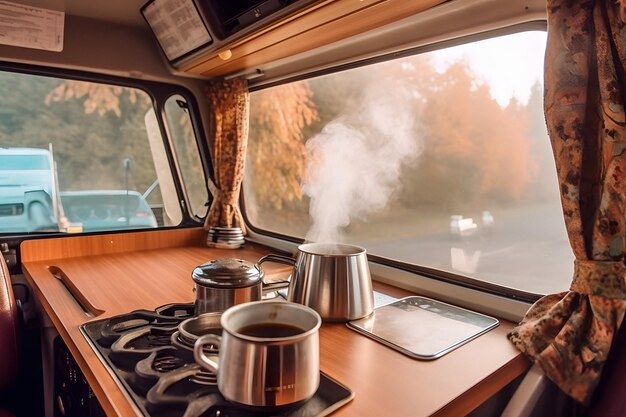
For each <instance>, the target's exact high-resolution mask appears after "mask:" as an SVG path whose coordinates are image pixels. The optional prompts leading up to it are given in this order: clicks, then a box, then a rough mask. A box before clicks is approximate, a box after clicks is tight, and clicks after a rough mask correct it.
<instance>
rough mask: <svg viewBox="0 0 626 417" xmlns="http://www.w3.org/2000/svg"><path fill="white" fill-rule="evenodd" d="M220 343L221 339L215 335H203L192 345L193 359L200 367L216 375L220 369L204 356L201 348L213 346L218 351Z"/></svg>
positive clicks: (215, 363)
mask: <svg viewBox="0 0 626 417" xmlns="http://www.w3.org/2000/svg"><path fill="white" fill-rule="evenodd" d="M221 343H222V337H221V336H218V335H216V334H205V335H203V336H200V337H199V338H198V340H196V343H194V345H193V358H194V359H195V360H196V362H197V363H198V364H199V365H200V366H202V367H203V368H206V369H208V370H209V371H211V372H213V373H215V374H217V372H218V370H219V367H220V366H219V364H218V363H217V362H215V361H214V360H213V359H211V358H210V357H208V356H207V355H205V354H204V351H203V349H202V348H203V347H204V346H206V345H213V346H215V347H216V348H218V349H219V348H220V344H221Z"/></svg>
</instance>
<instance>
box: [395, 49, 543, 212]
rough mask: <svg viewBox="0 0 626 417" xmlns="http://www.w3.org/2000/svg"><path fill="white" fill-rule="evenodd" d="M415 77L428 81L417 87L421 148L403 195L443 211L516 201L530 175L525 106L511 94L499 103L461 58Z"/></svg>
mask: <svg viewBox="0 0 626 417" xmlns="http://www.w3.org/2000/svg"><path fill="white" fill-rule="evenodd" d="M413 59H414V60H419V59H422V58H419V57H416V58H413ZM415 68H419V69H420V70H421V71H428V70H427V69H425V67H424V65H419V66H418V65H415ZM421 79H422V80H428V83H425V84H421V85H419V86H418V90H419V93H420V97H421V98H422V103H421V109H420V114H421V116H420V117H421V120H422V121H423V122H422V132H421V134H422V137H421V140H422V141H423V142H424V146H423V149H424V152H423V154H422V156H421V158H420V160H419V163H418V164H417V165H416V166H414V167H412V168H410V169H409V170H408V172H407V177H410V178H411V180H409V181H407V187H406V188H407V189H406V190H405V192H404V193H403V196H402V198H403V200H404V201H405V202H406V203H408V204H410V205H413V204H433V205H435V204H437V205H438V204H443V205H444V207H446V208H447V209H448V210H449V211H454V210H455V208H458V207H460V206H462V207H468V206H471V205H472V204H485V203H489V202H491V204H494V203H495V204H508V203H510V202H514V201H517V200H519V199H520V198H521V196H522V194H523V192H524V190H525V188H526V187H527V185H528V184H529V183H530V181H531V180H532V179H533V178H534V177H535V175H536V165H535V163H534V162H533V160H532V158H531V154H530V141H529V139H528V124H529V122H528V116H527V113H526V109H525V107H524V106H522V105H521V104H520V103H518V102H516V101H515V100H512V101H511V103H510V104H509V105H508V106H507V107H505V108H503V107H501V106H500V105H499V104H498V103H497V102H496V101H495V100H494V99H493V98H492V97H491V94H490V91H489V87H488V86H487V85H486V84H484V83H481V82H479V81H477V80H476V79H475V78H474V77H473V75H472V73H471V72H470V70H469V68H468V66H467V65H466V64H465V63H464V62H457V63H455V64H452V65H451V66H450V67H449V68H448V69H447V70H445V71H444V72H442V73H437V72H436V71H434V69H430V71H428V76H424V75H423V74H422V77H421Z"/></svg>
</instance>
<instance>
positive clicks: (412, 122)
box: [244, 32, 573, 293]
mask: <svg viewBox="0 0 626 417" xmlns="http://www.w3.org/2000/svg"><path fill="white" fill-rule="evenodd" d="M545 40H546V35H545V33H544V32H523V33H516V34H512V35H507V36H501V37H497V38H491V39H487V40H482V41H478V42H473V43H468V44H463V45H460V46H455V47H451V48H447V49H440V50H436V51H433V52H428V53H422V54H418V55H414V56H410V57H405V58H401V59H396V60H393V61H387V62H383V63H377V64H374V65H368V66H365V67H360V68H356V69H351V70H348V71H343V72H337V73H333V74H330V75H323V76H319V77H316V78H310V79H308V80H305V81H298V82H293V83H289V84H283V85H280V86H276V87H272V88H267V89H262V90H259V91H257V92H255V93H253V94H252V96H251V125H250V141H249V145H248V155H247V156H248V160H247V161H248V162H247V166H246V176H245V180H244V197H245V213H246V216H247V218H248V220H249V221H250V222H251V224H252V225H253V226H254V227H256V228H259V229H263V230H267V231H272V232H276V233H280V234H284V235H289V236H295V237H300V238H304V239H306V240H309V241H325V242H339V241H344V242H350V243H354V244H360V245H362V246H365V247H366V248H367V250H368V252H369V253H370V254H374V255H378V256H381V257H385V258H388V259H392V260H397V261H401V262H404V263H410V264H414V265H419V266H424V267H428V268H434V269H438V270H442V271H447V272H449V273H452V274H455V275H460V276H468V277H471V278H475V279H479V280H482V281H486V282H491V283H495V284H499V285H504V286H507V287H512V288H516V289H520V290H524V291H529V292H533V293H546V292H553V291H557V290H562V289H565V288H567V285H568V284H569V282H570V279H571V276H572V275H571V274H572V268H573V266H572V261H573V256H572V255H571V250H570V248H569V244H568V240H567V237H566V232H565V227H564V222H563V218H562V214H561V208H560V200H559V189H558V184H557V180H556V173H555V168H554V162H553V157H552V152H551V147H550V142H549V139H548V136H547V132H546V127H545V123H544V117H543V107H542V68H543V53H544V49H545Z"/></svg>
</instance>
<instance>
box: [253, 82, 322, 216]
mask: <svg viewBox="0 0 626 417" xmlns="http://www.w3.org/2000/svg"><path fill="white" fill-rule="evenodd" d="M317 119H318V114H317V111H316V109H315V106H314V103H313V101H312V92H311V89H310V88H309V84H308V83H307V82H306V81H300V82H295V83H290V84H285V85H282V86H279V87H275V88H271V89H267V90H262V91H259V92H257V93H255V94H253V95H252V97H251V100H250V140H249V141H248V156H249V158H248V160H247V161H246V164H247V165H248V168H247V169H249V170H251V172H252V173H253V175H252V176H251V177H250V179H251V181H252V184H251V187H250V188H251V189H252V190H254V194H255V198H256V203H257V204H258V205H260V206H263V207H273V208H275V209H280V208H282V207H283V205H284V204H288V203H291V202H293V201H294V200H300V199H302V189H301V184H300V183H301V180H302V176H303V174H304V164H305V155H304V150H305V149H304V141H305V135H304V133H303V131H304V129H305V127H307V126H309V125H310V124H311V123H312V122H313V121H315V120H317Z"/></svg>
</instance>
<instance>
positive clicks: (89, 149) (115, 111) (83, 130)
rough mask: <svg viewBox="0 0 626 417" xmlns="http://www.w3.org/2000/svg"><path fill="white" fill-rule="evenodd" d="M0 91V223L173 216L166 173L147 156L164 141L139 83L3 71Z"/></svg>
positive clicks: (121, 222) (113, 225)
mask: <svg viewBox="0 0 626 417" xmlns="http://www.w3.org/2000/svg"><path fill="white" fill-rule="evenodd" d="M0 91H2V96H3V101H2V110H0V233H29V232H46V231H51V232H59V231H60V232H94V231H109V230H125V229H151V228H156V227H159V226H163V225H176V224H179V223H180V221H181V219H182V214H181V209H180V205H175V206H170V207H169V213H167V212H166V210H165V209H164V200H165V199H166V198H171V196H166V195H164V190H163V188H162V187H161V186H160V182H159V179H163V178H165V179H167V181H168V182H170V183H172V173H171V170H170V169H169V167H168V166H167V165H162V164H161V165H160V166H158V167H157V165H156V161H155V158H161V159H163V158H164V157H163V156H159V155H164V152H165V150H164V148H163V139H162V138H161V136H160V133H159V130H158V126H157V129H156V130H155V129H154V121H155V119H154V116H150V114H151V113H152V114H154V110H153V105H152V99H151V97H150V96H149V95H148V94H147V93H146V92H145V91H142V90H139V89H136V88H129V87H122V86H119V85H109V84H103V83H94V82H84V81H76V80H68V79H60V78H53V77H44V76H36V75H26V74H19V73H11V72H0ZM150 124H152V125H153V126H152V127H150ZM155 132H156V135H158V137H156V138H155V137H154V135H155ZM150 136H153V138H152V140H150ZM155 144H157V146H156V147H155ZM159 146H160V148H159ZM164 167H165V171H163V169H164ZM157 168H158V171H157ZM172 191H173V188H170V189H169V190H168V193H171V192H172ZM173 198H174V201H178V198H177V197H176V195H174V196H173Z"/></svg>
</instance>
